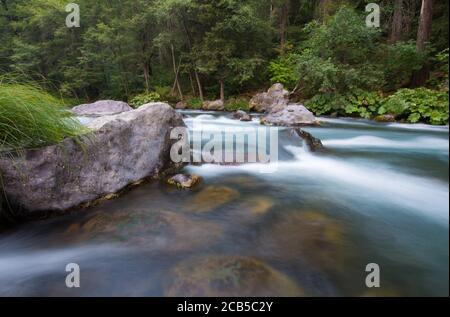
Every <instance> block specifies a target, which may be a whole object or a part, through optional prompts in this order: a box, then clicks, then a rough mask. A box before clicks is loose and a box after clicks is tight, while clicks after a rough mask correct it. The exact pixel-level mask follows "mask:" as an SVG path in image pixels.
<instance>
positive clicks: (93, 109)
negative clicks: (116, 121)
mask: <svg viewBox="0 0 450 317" xmlns="http://www.w3.org/2000/svg"><path fill="white" fill-rule="evenodd" d="M131 110H133V108H131V107H130V106H129V105H128V104H127V103H126V102H123V101H114V100H100V101H97V102H94V103H89V104H83V105H79V106H76V107H74V108H72V112H73V113H74V114H76V115H77V116H83V117H101V116H108V115H116V114H119V113H122V112H127V111H131Z"/></svg>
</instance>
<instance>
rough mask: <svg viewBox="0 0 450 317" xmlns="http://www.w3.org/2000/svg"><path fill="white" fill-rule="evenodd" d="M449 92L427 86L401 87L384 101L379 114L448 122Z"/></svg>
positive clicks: (427, 121) (435, 122)
mask: <svg viewBox="0 0 450 317" xmlns="http://www.w3.org/2000/svg"><path fill="white" fill-rule="evenodd" d="M448 103H449V98H448V93H447V92H439V91H433V90H430V89H426V88H417V89H400V90H399V91H397V92H396V93H395V94H393V95H391V96H389V97H387V98H386V99H385V100H384V101H383V105H382V107H380V109H378V113H379V114H385V113H390V114H394V115H395V116H396V117H397V118H398V119H404V120H406V121H408V122H411V123H417V122H425V123H431V124H434V125H445V124H448V112H449V110H448Z"/></svg>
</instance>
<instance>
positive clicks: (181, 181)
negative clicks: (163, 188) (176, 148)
mask: <svg viewBox="0 0 450 317" xmlns="http://www.w3.org/2000/svg"><path fill="white" fill-rule="evenodd" d="M200 181H201V177H200V176H197V175H186V174H177V175H175V176H173V177H171V178H169V180H168V181H167V183H168V184H169V185H174V186H177V187H178V188H181V189H188V188H192V187H194V186H195V185H197V184H198V183H199V182H200Z"/></svg>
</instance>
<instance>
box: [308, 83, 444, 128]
mask: <svg viewBox="0 0 450 317" xmlns="http://www.w3.org/2000/svg"><path fill="white" fill-rule="evenodd" d="M448 102H449V97H448V93H447V92H440V91H434V90H430V89H426V88H417V89H400V90H399V91H397V92H396V93H395V94H393V95H391V96H389V97H386V98H384V97H382V96H381V95H380V94H378V93H374V92H367V91H362V90H356V91H353V92H351V93H346V94H333V93H325V94H318V95H316V96H314V97H313V98H311V99H310V100H308V101H307V102H306V106H307V107H308V109H310V110H311V111H312V112H314V113H315V114H316V115H318V116H320V115H330V114H336V115H341V116H351V117H361V118H366V119H369V118H374V117H376V116H378V115H384V114H391V115H394V116H395V118H396V119H397V120H402V121H405V122H409V123H417V122H423V123H430V124H434V125H446V124H448V113H449V108H448Z"/></svg>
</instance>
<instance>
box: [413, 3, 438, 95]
mask: <svg viewBox="0 0 450 317" xmlns="http://www.w3.org/2000/svg"><path fill="white" fill-rule="evenodd" d="M432 22H433V0H422V9H421V10H420V22H419V30H418V31H417V51H419V52H423V51H424V50H425V49H426V47H427V44H428V42H429V41H430V38H431V26H432ZM429 77H430V64H429V62H428V61H427V62H425V64H424V65H423V67H422V69H420V70H418V71H416V72H415V73H414V74H413V76H412V80H411V86H412V87H421V86H424V85H425V84H426V82H427V80H428V78H429Z"/></svg>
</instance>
